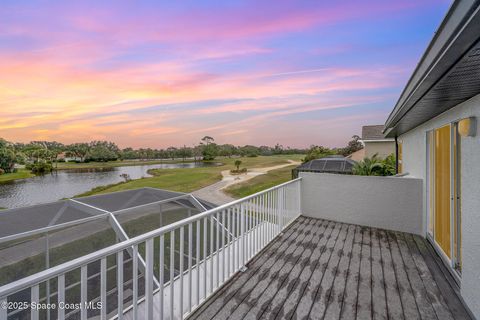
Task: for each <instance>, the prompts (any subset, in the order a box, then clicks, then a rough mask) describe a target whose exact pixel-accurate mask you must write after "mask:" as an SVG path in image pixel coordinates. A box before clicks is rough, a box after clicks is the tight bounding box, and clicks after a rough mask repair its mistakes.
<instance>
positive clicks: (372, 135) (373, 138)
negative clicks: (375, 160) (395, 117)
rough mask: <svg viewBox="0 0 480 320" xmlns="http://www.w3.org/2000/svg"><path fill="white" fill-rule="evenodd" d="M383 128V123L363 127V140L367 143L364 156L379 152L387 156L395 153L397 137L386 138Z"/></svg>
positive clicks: (382, 156)
mask: <svg viewBox="0 0 480 320" xmlns="http://www.w3.org/2000/svg"><path fill="white" fill-rule="evenodd" d="M383 130H384V126H383V125H370V126H363V127H362V142H363V144H364V145H365V153H364V155H363V156H364V157H369V158H370V157H371V156H373V155H374V154H376V153H377V154H378V156H379V157H381V158H385V157H387V156H388V155H390V154H392V153H393V154H394V153H395V139H393V138H385V136H384V135H383ZM352 159H353V158H352ZM353 160H356V159H353Z"/></svg>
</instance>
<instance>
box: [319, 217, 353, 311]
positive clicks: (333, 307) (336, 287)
mask: <svg viewBox="0 0 480 320" xmlns="http://www.w3.org/2000/svg"><path fill="white" fill-rule="evenodd" d="M355 229H356V227H355V226H354V225H350V226H348V234H347V239H346V240H345V245H344V248H343V251H342V257H341V258H340V263H339V264H338V269H337V274H336V277H335V282H334V284H333V289H332V292H331V293H330V297H329V299H328V305H327V310H326V312H325V317H324V319H326V320H329V319H332V320H333V319H338V318H339V317H340V312H341V310H342V303H343V297H344V295H345V285H346V282H347V275H348V268H349V266H350V258H351V256H352V248H353V240H354V238H355V231H356V230H355Z"/></svg>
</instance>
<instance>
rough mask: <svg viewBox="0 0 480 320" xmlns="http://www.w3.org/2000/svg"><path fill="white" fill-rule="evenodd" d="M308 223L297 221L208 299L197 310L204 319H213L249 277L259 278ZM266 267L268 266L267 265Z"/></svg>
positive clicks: (305, 220)
mask: <svg viewBox="0 0 480 320" xmlns="http://www.w3.org/2000/svg"><path fill="white" fill-rule="evenodd" d="M309 223H310V221H308V220H307V219H299V221H298V222H296V223H295V224H294V225H293V226H291V227H290V228H289V229H288V230H287V231H286V232H285V233H284V234H283V235H281V236H280V237H279V239H278V240H277V241H275V242H274V243H273V244H272V245H271V246H270V247H268V248H267V250H265V251H264V252H263V254H261V255H260V257H259V259H257V260H255V261H253V263H252V264H251V265H250V266H249V268H248V269H247V271H246V272H244V273H241V274H238V275H237V276H236V277H235V278H233V279H232V281H230V284H231V285H229V286H225V287H223V288H222V289H221V290H220V291H219V293H220V294H217V295H216V296H215V297H216V299H213V298H212V299H209V300H208V301H207V302H206V303H205V304H204V305H203V306H202V307H201V308H200V309H199V310H198V313H202V314H203V316H204V317H205V318H206V319H211V318H213V317H214V316H215V315H216V314H217V312H218V311H220V309H222V308H223V307H224V306H225V305H226V304H227V303H228V302H229V300H230V299H231V298H232V297H233V296H234V295H235V293H236V292H237V291H239V290H240V289H242V288H243V286H244V284H245V283H246V282H247V281H248V280H249V279H250V278H251V277H257V279H258V277H259V276H260V269H261V267H263V266H264V264H265V263H267V262H268V263H270V262H271V261H272V260H273V261H275V260H274V259H275V255H277V254H281V253H282V252H284V251H285V250H286V249H287V248H288V246H290V245H291V244H292V243H294V242H295V240H296V238H297V237H298V236H300V235H301V234H302V233H303V230H305V228H306V227H307V226H308V224H309ZM267 266H268V265H267Z"/></svg>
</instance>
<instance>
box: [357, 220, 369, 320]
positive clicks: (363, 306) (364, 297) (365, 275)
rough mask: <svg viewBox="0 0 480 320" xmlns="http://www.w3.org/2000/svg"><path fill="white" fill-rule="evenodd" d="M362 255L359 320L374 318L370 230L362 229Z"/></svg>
mask: <svg viewBox="0 0 480 320" xmlns="http://www.w3.org/2000/svg"><path fill="white" fill-rule="evenodd" d="M362 234H363V237H362V238H363V240H362V253H361V258H360V279H359V281H358V300H357V319H370V318H371V316H372V285H371V284H372V266H371V263H370V257H371V247H370V228H366V227H362Z"/></svg>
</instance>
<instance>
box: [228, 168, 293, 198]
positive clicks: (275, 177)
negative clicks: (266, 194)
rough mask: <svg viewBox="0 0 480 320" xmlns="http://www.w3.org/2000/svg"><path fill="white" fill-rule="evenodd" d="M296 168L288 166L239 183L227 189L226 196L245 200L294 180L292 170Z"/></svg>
mask: <svg viewBox="0 0 480 320" xmlns="http://www.w3.org/2000/svg"><path fill="white" fill-rule="evenodd" d="M295 167H296V166H288V167H284V168H281V169H276V170H272V171H269V172H268V173H266V174H263V175H260V176H257V177H255V178H252V179H250V180H247V181H244V182H242V183H238V184H235V185H232V186H230V187H228V188H226V189H225V190H224V191H225V193H226V194H228V195H230V196H232V197H234V198H243V197H246V196H249V195H251V194H254V193H256V192H259V191H262V190H265V189H268V188H271V187H273V186H276V185H278V184H280V183H283V182H286V181H288V180H290V179H291V178H292V169H293V168H295Z"/></svg>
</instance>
